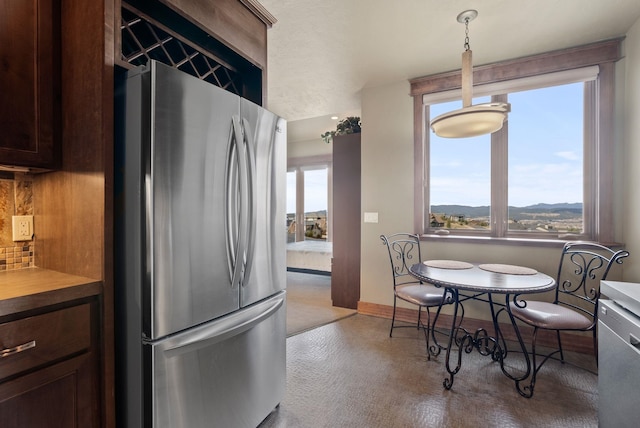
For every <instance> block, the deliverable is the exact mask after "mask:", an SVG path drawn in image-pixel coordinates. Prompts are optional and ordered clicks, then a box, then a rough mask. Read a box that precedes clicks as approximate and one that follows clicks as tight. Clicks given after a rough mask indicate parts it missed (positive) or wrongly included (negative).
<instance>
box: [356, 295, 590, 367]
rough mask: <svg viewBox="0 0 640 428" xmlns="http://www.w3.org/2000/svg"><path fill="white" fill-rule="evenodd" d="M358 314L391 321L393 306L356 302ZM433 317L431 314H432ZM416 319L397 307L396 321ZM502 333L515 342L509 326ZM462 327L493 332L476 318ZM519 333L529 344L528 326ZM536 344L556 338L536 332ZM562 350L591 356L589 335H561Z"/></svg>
mask: <svg viewBox="0 0 640 428" xmlns="http://www.w3.org/2000/svg"><path fill="white" fill-rule="evenodd" d="M358 313H359V314H362V315H370V316H374V317H379V318H387V319H391V316H392V315H393V306H388V305H380V304H377V303H369V302H358ZM432 315H433V314H432ZM451 318H452V317H451V315H447V314H441V315H440V318H439V319H438V323H437V325H436V328H438V329H445V330H446V329H448V328H450V327H451ZM417 319H418V311H417V310H416V309H409V308H402V307H399V308H398V309H397V311H396V321H398V320H399V321H402V322H407V323H415V322H416V321H417ZM500 326H501V328H502V331H503V332H504V334H505V338H506V339H507V340H509V341H516V340H517V339H516V337H515V334H514V333H513V331H512V330H513V329H512V328H511V325H509V324H504V323H500ZM464 327H465V328H466V329H467V330H468V331H475V330H476V329H479V328H483V329H485V330H487V331H493V323H492V322H491V321H488V320H481V319H477V318H465V319H464ZM519 329H520V332H521V333H522V337H523V338H524V340H525V343H527V344H529V343H531V334H532V333H533V329H532V328H530V327H528V326H520V327H519ZM538 344H540V345H541V346H548V347H555V346H557V344H556V337H555V333H553V332H550V331H543V330H541V331H539V332H538ZM562 348H563V349H565V350H567V351H573V352H579V353H581V354H587V355H593V354H594V350H593V342H592V340H591V336H590V335H579V334H573V333H562Z"/></svg>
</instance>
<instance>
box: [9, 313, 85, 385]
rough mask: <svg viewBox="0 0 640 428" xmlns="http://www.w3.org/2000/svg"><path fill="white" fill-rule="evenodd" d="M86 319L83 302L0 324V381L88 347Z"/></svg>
mask: <svg viewBox="0 0 640 428" xmlns="http://www.w3.org/2000/svg"><path fill="white" fill-rule="evenodd" d="M90 318H91V307H90V305H89V304H88V303H87V304H83V305H79V306H73V307H70V308H65V309H60V310H57V311H52V312H48V313H45V314H42V315H36V316H32V317H28V318H23V319H19V320H16V321H11V322H7V323H4V324H0V381H1V380H2V379H4V378H6V377H8V376H11V375H14V374H17V373H20V372H22V371H25V370H29V369H32V368H36V367H40V366H44V365H46V364H48V363H51V362H54V361H58V360H60V359H61V358H64V357H66V356H68V355H72V354H75V353H78V352H81V351H83V350H88V349H89V348H90V346H91V324H90Z"/></svg>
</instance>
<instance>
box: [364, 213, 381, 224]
mask: <svg viewBox="0 0 640 428" xmlns="http://www.w3.org/2000/svg"><path fill="white" fill-rule="evenodd" d="M364 222H365V223H377V222H378V213H364Z"/></svg>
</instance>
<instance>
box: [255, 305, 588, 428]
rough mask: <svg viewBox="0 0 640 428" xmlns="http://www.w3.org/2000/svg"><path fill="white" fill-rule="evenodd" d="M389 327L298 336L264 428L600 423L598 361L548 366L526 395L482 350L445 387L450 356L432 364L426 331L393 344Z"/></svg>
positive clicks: (347, 324)
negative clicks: (531, 393)
mask: <svg viewBox="0 0 640 428" xmlns="http://www.w3.org/2000/svg"><path fill="white" fill-rule="evenodd" d="M388 328H389V320H387V319H382V318H375V317H370V316H366V315H355V316H351V317H348V318H345V319H342V320H340V321H337V322H334V323H331V324H328V325H325V326H322V327H319V328H316V329H313V330H310V331H307V332H304V333H302V334H298V335H296V336H294V337H290V338H288V339H287V391H286V395H285V398H284V400H283V401H282V403H281V405H280V406H279V407H278V408H277V409H276V410H275V411H274V412H273V413H271V415H269V416H268V417H267V419H265V421H264V422H263V423H262V424H261V425H260V428H274V427H277V428H281V427H282V428H284V427H296V428H306V427H314V428H321V427H331V428H333V427H367V428H374V427H384V428H393V427H398V428H400V427H402V428H406V427H478V426H482V427H581V428H583V427H596V426H597V425H598V418H597V403H598V392H597V375H596V374H595V371H594V368H595V362H594V360H593V356H585V355H581V354H571V355H568V356H567V359H568V361H569V362H570V363H572V364H569V363H567V364H560V363H559V362H557V361H548V362H547V364H546V365H545V366H544V367H543V368H542V370H541V371H540V373H539V375H538V381H537V383H536V390H535V394H534V396H533V398H531V399H526V398H523V397H521V396H520V395H519V394H518V392H517V391H516V389H515V387H514V384H513V382H511V381H510V380H509V379H507V378H506V377H505V376H504V375H503V374H502V372H501V371H500V367H499V365H498V363H496V362H493V361H492V360H491V358H490V357H483V356H481V355H480V354H479V353H478V352H477V351H476V350H474V351H473V352H471V353H470V354H463V355H462V368H461V370H460V372H459V373H458V374H457V376H456V377H455V381H454V384H453V388H452V389H451V390H445V389H444V388H443V385H442V382H443V380H444V377H445V367H444V356H443V355H440V356H438V357H436V358H432V359H431V361H427V358H426V354H425V343H424V336H423V335H422V333H421V332H419V331H417V330H413V329H400V330H396V331H394V335H393V338H389V330H388ZM510 355H514V354H510ZM514 356H515V359H517V358H518V357H519V355H517V354H515V355H514ZM520 357H521V356H520ZM574 364H579V365H581V366H582V367H586V368H587V369H584V368H579V367H578V366H576V365H574Z"/></svg>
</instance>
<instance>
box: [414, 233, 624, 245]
mask: <svg viewBox="0 0 640 428" xmlns="http://www.w3.org/2000/svg"><path fill="white" fill-rule="evenodd" d="M420 240H421V241H430V242H436V241H442V242H445V241H447V242H448V243H460V244H489V245H513V246H520V247H538V248H562V247H563V246H564V244H565V243H567V242H579V240H576V239H566V238H565V239H561V238H555V239H533V238H521V237H518V238H494V237H491V236H469V235H441V234H424V235H420ZM589 242H592V241H589ZM598 243H599V244H601V245H605V246H607V247H612V248H618V247H620V248H622V247H624V244H623V243H619V242H598Z"/></svg>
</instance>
